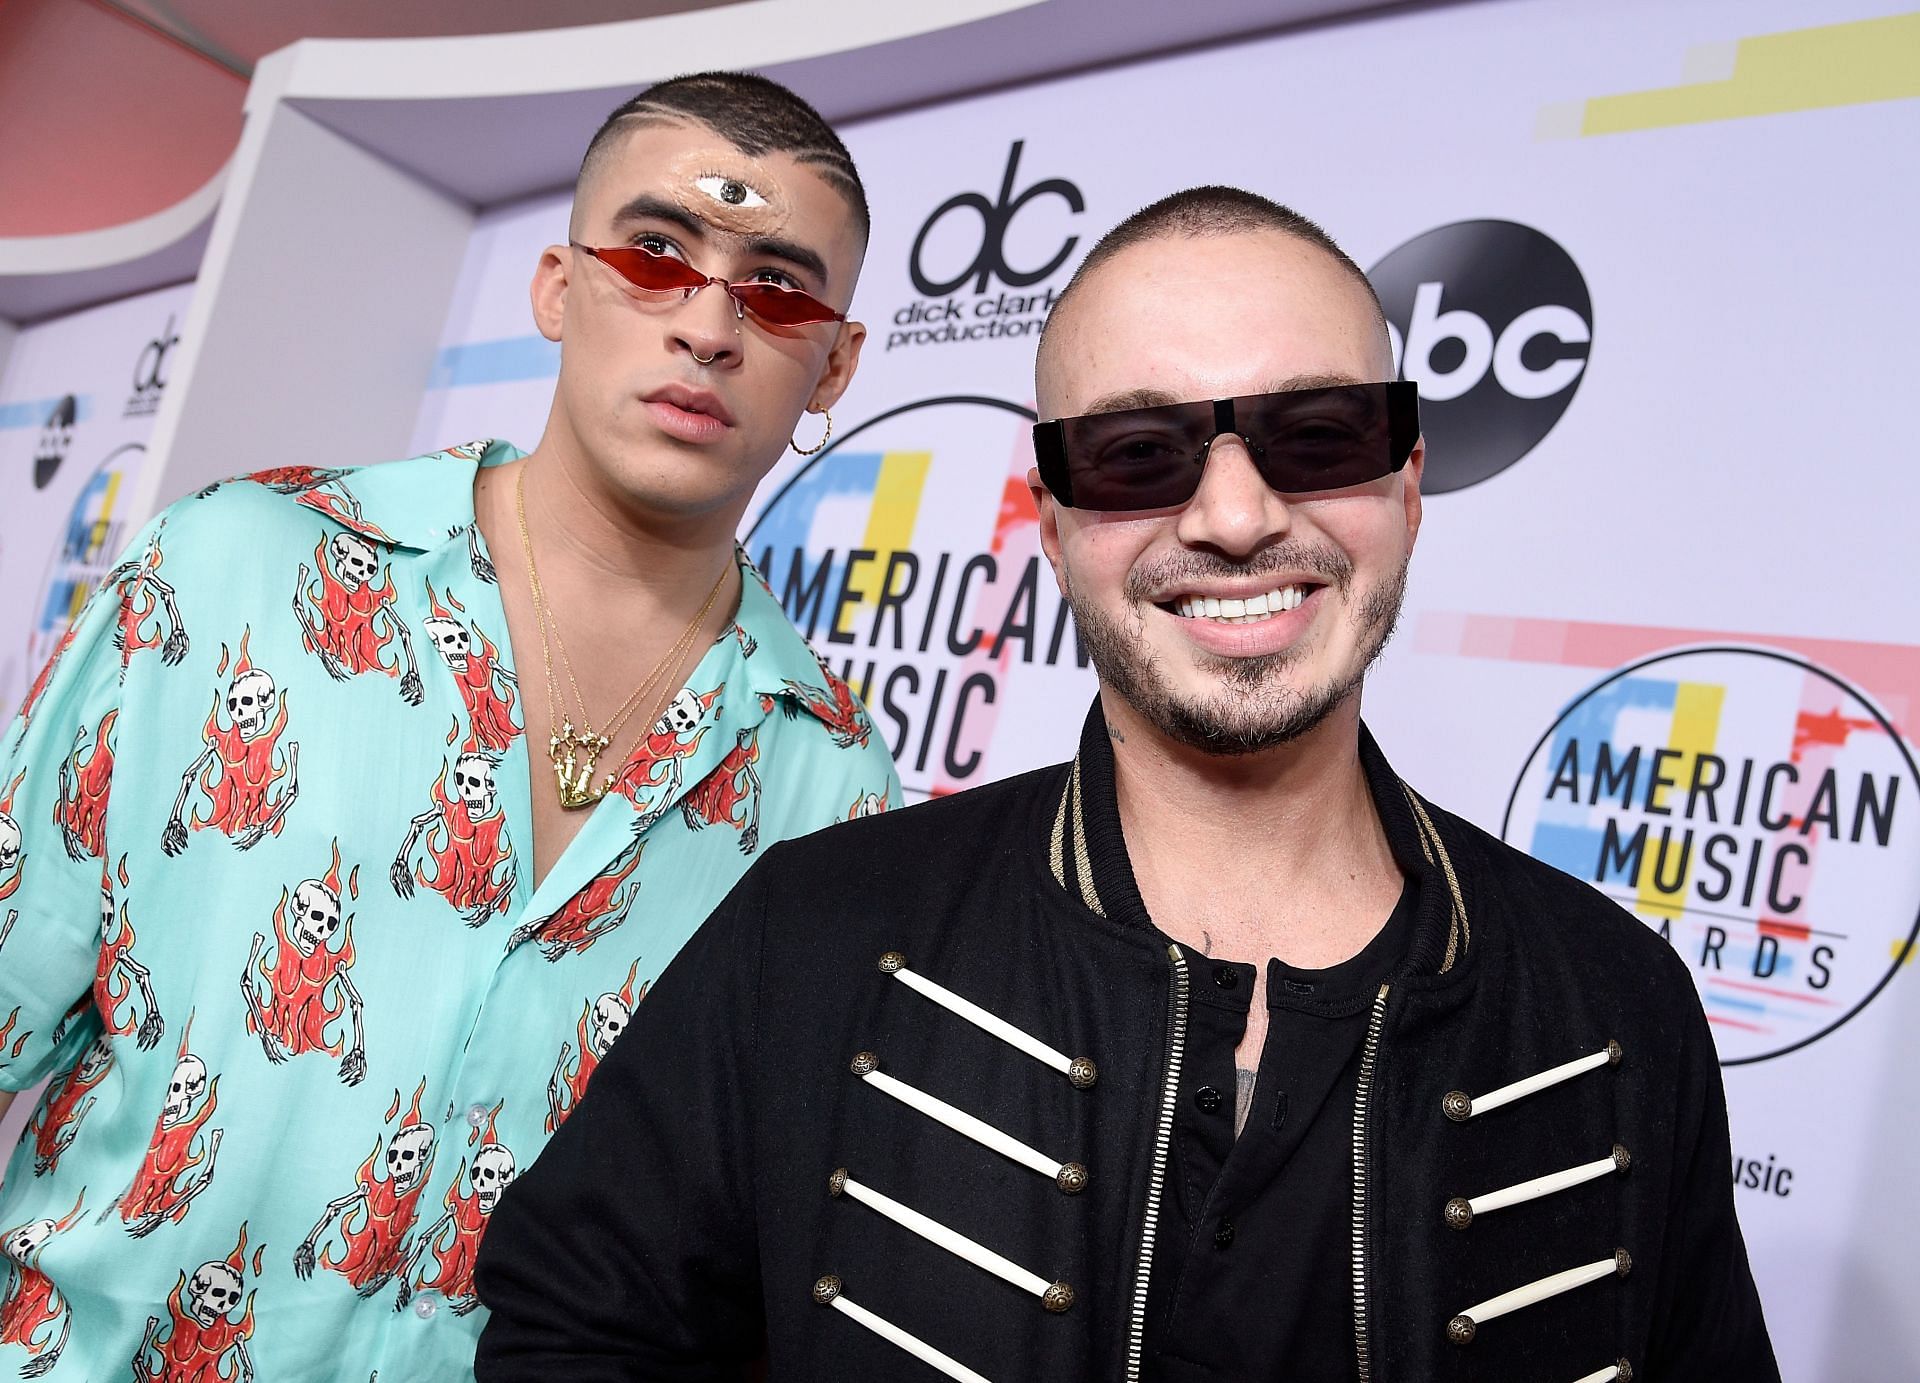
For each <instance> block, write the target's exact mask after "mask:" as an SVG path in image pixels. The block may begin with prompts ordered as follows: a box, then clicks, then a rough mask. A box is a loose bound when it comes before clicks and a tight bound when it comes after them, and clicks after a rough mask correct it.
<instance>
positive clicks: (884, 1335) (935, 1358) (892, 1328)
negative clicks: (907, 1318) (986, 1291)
mask: <svg viewBox="0 0 1920 1383" xmlns="http://www.w3.org/2000/svg"><path fill="white" fill-rule="evenodd" d="M829 1304H830V1305H831V1306H832V1307H833V1309H834V1310H836V1311H838V1312H840V1313H841V1314H842V1315H844V1316H847V1317H849V1318H850V1319H852V1320H856V1321H858V1322H860V1324H862V1325H864V1326H865V1327H866V1328H867V1329H869V1330H871V1331H872V1332H873V1333H874V1334H876V1335H878V1336H879V1337H880V1338H881V1339H883V1340H890V1341H892V1342H893V1343H894V1344H896V1345H898V1346H900V1348H902V1349H904V1350H905V1351H906V1352H907V1353H909V1354H911V1355H912V1356H913V1357H914V1358H916V1359H918V1360H919V1361H920V1362H921V1363H923V1364H931V1365H932V1366H933V1367H934V1368H936V1369H938V1370H940V1372H941V1373H944V1374H945V1375H946V1376H947V1377H948V1378H958V1379H960V1380H961V1383H992V1380H990V1379H988V1378H986V1377H984V1376H982V1375H981V1374H977V1373H975V1372H974V1371H973V1370H972V1369H970V1368H968V1367H967V1366H966V1365H965V1364H963V1363H961V1362H960V1361H959V1360H957V1359H955V1358H953V1357H952V1356H950V1355H946V1354H942V1353H941V1352H940V1351H939V1350H937V1349H935V1348H934V1347H933V1346H932V1345H930V1344H928V1343H927V1342H926V1341H925V1340H923V1339H921V1338H920V1337H919V1336H918V1335H909V1334H908V1333H907V1332H906V1331H904V1330H902V1329H901V1328H900V1327H899V1326H897V1325H895V1324H894V1323H893V1322H892V1321H890V1320H887V1319H885V1318H884V1317H881V1316H876V1315H874V1314H873V1312H871V1311H869V1310H867V1308H866V1307H864V1306H861V1305H859V1304H858V1303H856V1302H851V1301H848V1300H847V1299H846V1297H844V1296H836V1297H835V1298H834V1299H833V1301H832V1302H831V1303H829Z"/></svg>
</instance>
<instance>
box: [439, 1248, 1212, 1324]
mask: <svg viewBox="0 0 1920 1383" xmlns="http://www.w3.org/2000/svg"><path fill="white" fill-rule="evenodd" d="M1219 1237H1220V1236H1219V1235H1217V1234H1216V1235H1214V1238H1215V1239H1216V1240H1218V1239H1219ZM439 1309H440V1298H439V1297H438V1296H437V1295H435V1294H434V1293H432V1292H422V1293H421V1294H420V1295H419V1296H417V1297H415V1298H414V1299H413V1314H414V1315H416V1316H418V1317H419V1318H420V1319H421V1320H423V1321H430V1320H432V1319H433V1317H434V1313H435V1312H437V1311H438V1310H439Z"/></svg>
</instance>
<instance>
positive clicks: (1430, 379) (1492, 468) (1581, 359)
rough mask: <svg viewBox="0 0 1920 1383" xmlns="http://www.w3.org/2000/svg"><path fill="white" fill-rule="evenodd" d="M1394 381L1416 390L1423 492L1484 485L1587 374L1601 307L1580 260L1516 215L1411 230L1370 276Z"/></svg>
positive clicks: (1526, 447)
mask: <svg viewBox="0 0 1920 1383" xmlns="http://www.w3.org/2000/svg"><path fill="white" fill-rule="evenodd" d="M1367 277H1368V279H1370V280H1371V281H1372V283H1373V286H1374V291H1375V292H1377V293H1378V294H1379V295H1380V306H1381V308H1382V309H1383V310H1384V311H1385V313H1386V317H1387V331H1388V335H1389V336H1390V337H1391V338H1392V343H1393V358H1394V364H1395V369H1396V371H1397V374H1398V377H1399V378H1401V379H1409V380H1412V381H1413V382H1414V383H1416V384H1418V385H1419V386H1420V421H1421V424H1422V428H1423V431H1424V433H1425V435H1426V439H1427V461H1426V472H1425V474H1424V475H1423V476H1422V477H1421V482H1420V488H1421V489H1422V490H1424V491H1426V492H1427V493H1429V494H1442V493H1445V492H1446V491H1448V490H1460V489H1464V488H1466V487H1467V486H1469V485H1477V484H1478V483H1480V482H1481V481H1483V480H1487V479H1490V478H1491V477H1493V476H1496V475H1498V474H1499V473H1500V472H1502V471H1504V470H1506V469H1507V468H1508V467H1509V466H1511V465H1513V464H1514V463H1515V462H1516V461H1519V460H1520V459H1521V458H1522V457H1524V456H1526V455H1527V453H1528V452H1530V451H1532V450H1533V449H1534V448H1535V447H1537V446H1538V445H1539V444H1540V443H1541V442H1542V441H1543V440H1544V439H1545V438H1546V436H1547V434H1548V433H1549V432H1551V431H1552V430H1553V428H1554V426H1555V425H1556V424H1557V423H1558V422H1559V421H1560V419H1561V416H1562V415H1563V414H1564V413H1565V412H1566V411H1567V407H1568V405H1569V404H1571V403H1572V402H1573V396H1574V394H1575V393H1576V392H1577V391H1578V390H1579V387H1580V381H1581V380H1582V379H1583V378H1585V376H1586V370H1587V352H1588V348H1589V346H1590V344H1591V341H1592V338H1593V303H1592V300H1591V299H1590V298H1589V296H1588V293H1587V283H1586V280H1585V278H1583V277H1582V276H1581V273H1580V267H1579V266H1578V265H1577V264H1575V263H1574V262H1573V257H1572V256H1571V255H1569V254H1568V253H1567V252H1566V250H1564V249H1562V248H1561V246H1560V245H1559V244H1558V243H1556V242H1555V241H1554V240H1553V239H1552V238H1550V237H1549V236H1546V235H1544V234H1542V233H1541V232H1539V231H1537V230H1535V229H1533V227H1531V226H1523V225H1520V224H1518V223H1516V222H1513V221H1459V222H1456V223H1454V224H1453V225H1450V226H1441V227H1440V228H1439V229H1437V230H1431V231H1428V232H1426V233H1425V234H1424V235H1419V236H1415V237H1414V238H1413V239H1412V240H1409V241H1408V242H1407V243H1406V244H1404V245H1402V246H1400V248H1398V249H1397V250H1394V251H1393V252H1392V253H1391V254H1389V255H1388V256H1387V257H1386V258H1385V259H1382V260H1381V261H1380V262H1379V263H1378V264H1376V265H1374V266H1373V268H1372V269H1370V270H1369V271H1368V273H1367Z"/></svg>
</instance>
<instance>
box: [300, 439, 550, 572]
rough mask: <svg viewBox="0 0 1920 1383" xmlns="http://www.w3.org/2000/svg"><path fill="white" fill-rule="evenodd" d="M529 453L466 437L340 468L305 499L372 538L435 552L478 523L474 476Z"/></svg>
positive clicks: (303, 498) (304, 493)
mask: <svg viewBox="0 0 1920 1383" xmlns="http://www.w3.org/2000/svg"><path fill="white" fill-rule="evenodd" d="M525 454H526V453H525V452H523V451H521V450H520V449H519V448H518V447H516V446H514V445H513V444H512V443H510V442H501V441H496V440H492V439H488V440H482V441H477V442H466V443H463V444H461V445H460V446H457V447H448V448H446V449H445V450H444V451H433V452H428V453H427V454H426V455H425V456H415V457H412V458H410V459H408V460H405V461H386V462H382V463H381V464H380V465H377V466H362V467H360V468H358V469H357V470H347V471H334V472H330V473H326V474H325V476H324V478H323V479H321V480H320V481H319V482H318V483H317V484H314V485H312V486H310V487H309V488H307V489H306V490H304V491H302V492H301V494H300V497H299V499H300V503H302V504H304V505H306V506H307V507H308V508H309V509H313V510H317V511H318V512H319V513H322V514H325V515H326V516H327V517H328V518H330V519H332V520H333V521H334V522H335V523H338V524H340V525H341V526H342V527H344V528H348V529H351V530H352V531H353V532H355V533H358V534H359V535H360V536H361V537H363V538H366V539H367V540H369V541H370V542H376V543H387V544H390V545H392V546H394V547H403V548H411V549H413V550H414V551H416V552H431V551H432V550H433V549H435V548H437V547H440V546H442V545H443V544H445V543H447V542H448V541H449V540H450V539H452V538H454V537H457V536H459V535H460V534H462V533H464V532H465V531H466V530H467V529H468V528H469V527H471V526H472V524H473V477H474V474H475V472H477V471H478V470H479V468H480V467H482V466H497V465H499V464H501V463H502V462H504V461H516V460H518V459H519V458H520V457H522V456H524V455H525Z"/></svg>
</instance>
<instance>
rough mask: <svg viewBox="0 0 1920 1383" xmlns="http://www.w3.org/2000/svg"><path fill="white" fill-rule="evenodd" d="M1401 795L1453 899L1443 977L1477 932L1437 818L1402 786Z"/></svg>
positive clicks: (1442, 962)
mask: <svg viewBox="0 0 1920 1383" xmlns="http://www.w3.org/2000/svg"><path fill="white" fill-rule="evenodd" d="M1400 791H1401V792H1403V793H1405V794H1406V798H1407V805H1408V806H1409V807H1411V808H1412V809H1413V816H1414V822H1415V824H1416V825H1417V826H1418V827H1419V835H1420V848H1421V850H1422V851H1424V852H1425V853H1426V856H1427V863H1428V864H1434V865H1438V866H1439V868H1440V873H1441V875H1442V876H1443V877H1444V878H1445V879H1446V881H1447V891H1448V892H1449V893H1450V894H1451V895H1452V900H1451V907H1452V915H1451V917H1450V918H1449V919H1448V923H1447V954H1446V958H1445V959H1444V960H1442V961H1441V962H1440V973H1441V974H1443V975H1444V974H1446V973H1447V971H1449V970H1451V969H1453V962H1454V961H1455V959H1457V958H1458V955H1459V952H1460V951H1461V949H1462V948H1464V947H1466V946H1468V945H1470V944H1471V943H1472V940H1473V932H1472V929H1471V928H1470V926H1469V925H1468V922H1467V903H1466V899H1465V898H1464V897H1462V896H1461V893H1460V879H1459V876H1458V875H1456V874H1455V873H1454V872H1453V858H1452V856H1450V855H1448V854H1447V843H1446V842H1445V841H1444V840H1442V839H1440V831H1439V829H1438V828H1437V827H1436V826H1435V825H1434V824H1433V818H1432V817H1430V816H1428V815H1427V809H1426V806H1425V805H1424V804H1423V803H1422V802H1421V801H1420V798H1419V796H1418V795H1417V794H1416V793H1415V792H1414V790H1413V789H1412V788H1410V787H1408V786H1407V785H1406V784H1405V783H1402V784H1400Z"/></svg>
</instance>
